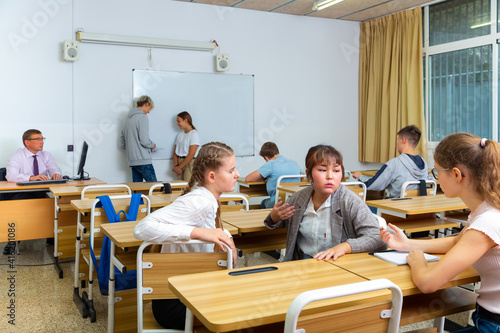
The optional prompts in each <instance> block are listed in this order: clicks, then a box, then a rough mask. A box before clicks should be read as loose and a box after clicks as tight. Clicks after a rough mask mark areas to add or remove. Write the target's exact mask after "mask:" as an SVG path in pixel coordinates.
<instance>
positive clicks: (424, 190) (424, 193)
mask: <svg viewBox="0 0 500 333" xmlns="http://www.w3.org/2000/svg"><path fill="white" fill-rule="evenodd" d="M419 181H420V184H419V189H420V196H427V183H426V182H425V179H420V180H419Z"/></svg>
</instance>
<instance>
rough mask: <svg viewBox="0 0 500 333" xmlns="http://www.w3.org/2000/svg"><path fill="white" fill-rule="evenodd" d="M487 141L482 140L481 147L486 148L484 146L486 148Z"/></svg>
mask: <svg viewBox="0 0 500 333" xmlns="http://www.w3.org/2000/svg"><path fill="white" fill-rule="evenodd" d="M486 140H487V139H486V138H482V139H481V147H483V148H484V146H486Z"/></svg>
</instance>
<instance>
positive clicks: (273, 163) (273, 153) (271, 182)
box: [245, 142, 302, 208]
mask: <svg viewBox="0 0 500 333" xmlns="http://www.w3.org/2000/svg"><path fill="white" fill-rule="evenodd" d="M259 155H260V156H262V157H263V158H264V160H265V161H266V163H265V164H264V165H263V166H261V167H260V168H259V169H257V170H255V171H254V172H252V173H251V174H249V175H248V176H246V177H245V181H246V182H258V181H263V180H266V189H267V193H268V194H269V198H268V199H264V200H263V201H262V202H261V204H260V206H261V208H272V207H273V206H274V201H275V196H276V183H277V181H278V178H279V177H281V176H285V175H299V174H302V172H301V170H300V167H299V165H298V164H297V162H295V161H293V160H289V159H288V158H285V157H284V156H281V155H280V152H279V150H278V146H277V145H276V144H275V143H274V142H266V143H264V144H263V145H262V147H261V148H260V152H259ZM299 181H300V179H298V178H287V179H284V180H283V182H299Z"/></svg>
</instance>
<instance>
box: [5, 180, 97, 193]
mask: <svg viewBox="0 0 500 333" xmlns="http://www.w3.org/2000/svg"><path fill="white" fill-rule="evenodd" d="M31 183H32V184H31ZM31 183H30V184H29V185H17V183H11V182H6V181H0V192H1V191H23V190H34V189H40V190H43V189H47V190H48V189H49V188H51V187H54V188H55V187H60V188H63V187H66V186H69V187H71V186H87V185H96V184H105V182H103V181H102V180H100V179H98V178H95V177H92V178H90V179H89V180H70V181H68V182H66V183H60V184H37V182H36V181H33V182H31Z"/></svg>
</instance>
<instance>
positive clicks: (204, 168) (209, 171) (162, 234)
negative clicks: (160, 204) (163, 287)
mask: <svg viewBox="0 0 500 333" xmlns="http://www.w3.org/2000/svg"><path fill="white" fill-rule="evenodd" d="M239 176H240V174H239V173H238V171H237V170H236V159H235V156H234V152H233V150H232V149H231V148H230V147H229V146H227V145H225V144H223V143H220V142H211V143H207V144H205V145H203V146H202V148H201V149H200V152H199V155H198V158H197V159H196V161H195V164H194V168H193V174H192V176H191V179H190V180H189V183H188V185H187V187H186V189H185V190H184V192H183V194H182V196H180V197H179V198H178V199H177V200H175V201H174V202H173V203H172V204H170V205H169V206H166V207H164V208H162V209H159V210H157V211H155V212H153V213H151V214H150V215H148V216H147V217H145V218H144V219H143V220H142V221H141V222H139V224H138V225H137V226H136V227H135V229H134V236H135V237H136V238H138V239H143V240H145V241H149V242H156V243H161V242H164V241H175V240H190V239H199V240H203V241H209V242H213V243H215V244H217V245H218V246H219V247H220V248H221V249H222V250H224V251H225V248H224V246H223V244H222V243H225V244H227V245H228V246H230V247H231V249H232V250H233V261H234V262H236V250H235V247H234V242H233V239H232V238H231V235H230V234H229V232H227V231H226V230H224V229H223V228H222V221H221V218H220V206H219V197H220V195H221V194H222V193H223V192H232V191H234V187H235V184H236V179H237V178H238V177H239ZM213 251H214V245H198V246H196V245H182V246H179V245H163V247H162V252H213ZM153 313H154V316H155V318H156V320H157V321H158V323H160V324H161V325H162V326H163V327H165V328H172V329H183V328H184V322H185V316H186V307H185V306H184V305H183V304H182V303H181V302H180V301H179V300H176V299H172V300H154V301H153Z"/></svg>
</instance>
